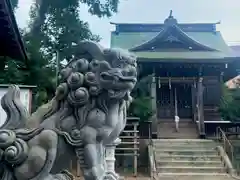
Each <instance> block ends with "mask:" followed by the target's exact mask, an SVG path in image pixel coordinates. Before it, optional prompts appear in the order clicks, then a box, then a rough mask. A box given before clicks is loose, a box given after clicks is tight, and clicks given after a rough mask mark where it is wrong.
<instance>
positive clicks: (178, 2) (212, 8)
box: [16, 0, 240, 47]
mask: <svg viewBox="0 0 240 180" xmlns="http://www.w3.org/2000/svg"><path fill="white" fill-rule="evenodd" d="M33 1H34V0H19V8H18V9H17V11H16V18H17V22H18V25H19V26H20V27H21V28H23V27H26V25H27V22H28V20H29V9H30V6H31V3H32V2H33ZM170 10H173V16H174V17H175V18H176V19H177V20H178V22H179V23H216V22H219V21H220V22H221V23H220V24H219V25H217V30H219V31H221V33H222V35H223V37H224V39H225V41H226V42H227V43H228V44H231V45H233V44H240V0H120V5H119V10H118V13H116V14H115V15H113V16H112V17H111V18H102V19H100V18H98V17H96V16H92V15H90V14H89V13H88V9H87V6H85V5H81V8H80V11H79V15H80V18H81V19H82V20H85V21H87V22H88V23H89V25H90V29H91V30H92V32H93V33H95V34H98V35H100V37H101V38H102V40H101V42H100V43H101V44H102V45H104V46H107V47H109V45H110V35H111V31H113V30H114V25H111V24H110V22H117V23H163V21H164V20H165V19H166V17H167V16H168V15H169V12H170Z"/></svg>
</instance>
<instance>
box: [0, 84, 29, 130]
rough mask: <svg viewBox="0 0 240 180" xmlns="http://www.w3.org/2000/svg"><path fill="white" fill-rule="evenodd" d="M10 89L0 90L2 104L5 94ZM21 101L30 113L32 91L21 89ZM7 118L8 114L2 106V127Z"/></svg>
mask: <svg viewBox="0 0 240 180" xmlns="http://www.w3.org/2000/svg"><path fill="white" fill-rule="evenodd" d="M7 90H8V88H0V102H1V99H2V97H3V96H4V94H5V93H6V92H7ZM20 90H21V91H20V100H21V102H22V103H23V105H24V106H25V107H26V108H27V110H28V111H29V107H30V103H31V102H30V96H31V94H30V91H29V89H26V88H24V89H20ZM6 118H7V114H6V113H5V111H4V110H3V108H2V106H0V127H1V126H2V125H3V124H4V122H5V121H6Z"/></svg>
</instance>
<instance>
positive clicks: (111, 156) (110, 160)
mask: <svg viewBox="0 0 240 180" xmlns="http://www.w3.org/2000/svg"><path fill="white" fill-rule="evenodd" d="M120 143H121V139H119V138H117V139H116V140H115V141H114V142H113V143H112V144H108V145H106V150H105V157H106V159H105V160H106V177H105V179H107V180H119V179H120V176H119V175H118V174H117V173H116V172H115V160H116V159H115V149H116V146H117V145H118V144H120Z"/></svg>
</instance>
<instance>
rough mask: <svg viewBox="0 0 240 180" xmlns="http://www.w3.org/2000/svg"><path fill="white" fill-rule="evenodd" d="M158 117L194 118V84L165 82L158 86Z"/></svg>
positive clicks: (171, 118) (170, 118)
mask: <svg viewBox="0 0 240 180" xmlns="http://www.w3.org/2000/svg"><path fill="white" fill-rule="evenodd" d="M156 91H157V92H156V94H157V112H158V119H159V120H161V119H165V120H166V119H169V120H173V119H174V116H175V115H178V116H179V117H180V118H183V119H191V118H192V84H181V83H171V84H166V83H163V84H161V86H159V87H158V88H156Z"/></svg>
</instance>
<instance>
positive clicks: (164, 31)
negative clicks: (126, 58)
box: [111, 12, 240, 137]
mask: <svg viewBox="0 0 240 180" xmlns="http://www.w3.org/2000/svg"><path fill="white" fill-rule="evenodd" d="M111 24H114V25H115V27H116V29H115V31H113V32H112V33H111V47H120V48H123V49H128V50H129V51H130V52H133V53H134V54H135V55H136V56H137V58H138V64H139V69H140V75H141V76H146V75H150V74H153V75H154V77H153V78H152V84H151V96H152V97H153V100H152V107H153V109H154V110H155V111H156V117H155V118H153V121H152V137H159V135H158V130H157V127H158V125H159V124H161V122H164V123H166V122H174V118H175V116H178V117H179V118H180V123H181V121H185V120H188V121H191V122H192V123H193V124H196V125H197V127H198V130H199V135H200V137H205V123H206V122H209V121H221V117H220V114H219V113H218V107H219V105H220V99H221V89H222V88H221V87H222V84H223V83H224V82H226V81H227V80H229V79H231V78H233V77H235V76H237V75H238V71H237V68H236V67H237V65H238V62H237V61H239V60H240V58H239V57H237V56H236V55H235V54H234V53H233V52H232V50H231V49H230V48H229V46H228V45H227V43H226V42H225V41H224V39H223V37H222V35H221V33H220V32H219V31H217V30H216V25H217V23H188V24H186V23H179V22H178V20H177V19H175V18H174V17H173V16H172V12H171V13H170V15H169V17H167V18H166V20H165V21H164V22H163V23H161V24H160V23H159V24H129V23H111Z"/></svg>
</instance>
